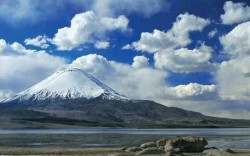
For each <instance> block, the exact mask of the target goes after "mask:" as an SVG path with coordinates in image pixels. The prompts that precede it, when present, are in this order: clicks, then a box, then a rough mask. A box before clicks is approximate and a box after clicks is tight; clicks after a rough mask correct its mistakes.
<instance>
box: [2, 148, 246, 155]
mask: <svg viewBox="0 0 250 156" xmlns="http://www.w3.org/2000/svg"><path fill="white" fill-rule="evenodd" d="M231 150H233V151H234V152H235V153H234V155H241V156H247V155H248V156H249V155H250V149H231ZM123 153H124V152H122V151H120V148H104V147H102V148H49V147H41V148H30V147H22V148H20V147H19V148H18V147H1V146H0V155H82V154H84V156H104V155H107V156H108V155H115V154H123ZM127 154H128V155H131V156H132V155H134V154H133V153H127ZM183 154H184V155H186V156H193V155H197V156H199V155H202V154H201V153H183ZM157 156H165V154H157Z"/></svg>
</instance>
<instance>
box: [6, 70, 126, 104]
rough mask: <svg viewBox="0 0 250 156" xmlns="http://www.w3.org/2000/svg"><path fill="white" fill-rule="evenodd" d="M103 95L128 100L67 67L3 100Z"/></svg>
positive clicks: (85, 74) (91, 78) (93, 79)
mask: <svg viewBox="0 0 250 156" xmlns="http://www.w3.org/2000/svg"><path fill="white" fill-rule="evenodd" d="M98 96H103V98H107V99H119V100H126V97H125V96H123V95H120V94H118V93H117V92H116V91H114V90H113V89H111V88H110V87H108V86H107V85H105V84H103V83H102V82H100V81H99V80H97V79H96V78H94V77H93V76H91V75H89V74H88V73H86V72H85V71H83V70H80V69H77V68H67V69H65V70H61V71H58V72H56V73H55V74H53V75H51V76H50V77H48V78H47V79H45V80H43V81H42V82H40V83H38V84H37V85H35V86H33V87H31V88H29V89H27V90H25V91H23V92H21V93H19V94H17V95H16V96H15V97H13V98H10V99H7V100H5V101H3V102H4V103H7V102H11V101H15V100H18V101H19V102H21V101H25V100H46V99H55V98H62V99H76V98H86V99H90V98H96V97H98Z"/></svg>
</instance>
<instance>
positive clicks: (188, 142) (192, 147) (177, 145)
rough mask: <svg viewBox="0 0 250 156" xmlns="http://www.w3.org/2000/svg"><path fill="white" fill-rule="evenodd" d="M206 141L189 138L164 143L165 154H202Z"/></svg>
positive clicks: (195, 137)
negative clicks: (171, 152)
mask: <svg viewBox="0 0 250 156" xmlns="http://www.w3.org/2000/svg"><path fill="white" fill-rule="evenodd" d="M207 144H208V143H207V141H206V140H205V139H204V138H203V137H198V136H189V137H183V138H175V139H171V140H169V141H167V142H166V145H165V151H166V152H170V151H173V152H177V151H175V150H176V149H178V152H202V151H203V150H204V149H205V146H206V145H207Z"/></svg>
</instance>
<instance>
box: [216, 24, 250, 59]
mask: <svg viewBox="0 0 250 156" xmlns="http://www.w3.org/2000/svg"><path fill="white" fill-rule="evenodd" d="M220 42H221V44H222V45H223V48H224V52H225V53H228V54H230V55H232V56H237V55H243V54H245V55H249V54H250V22H245V23H242V24H239V25H237V26H236V27H235V28H234V29H233V30H232V31H230V32H229V33H228V34H226V35H224V36H222V37H220Z"/></svg>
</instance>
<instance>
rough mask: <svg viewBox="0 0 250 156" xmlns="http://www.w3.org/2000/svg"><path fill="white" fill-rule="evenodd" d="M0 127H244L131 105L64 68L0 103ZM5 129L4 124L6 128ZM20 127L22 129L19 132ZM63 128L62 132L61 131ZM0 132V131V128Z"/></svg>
mask: <svg viewBox="0 0 250 156" xmlns="http://www.w3.org/2000/svg"><path fill="white" fill-rule="evenodd" d="M0 122H1V123H5V124H4V125H6V126H5V127H4V128H6V127H7V128H8V125H12V127H11V128H13V125H16V124H18V125H19V126H18V127H23V126H24V125H25V126H24V127H26V128H27V127H29V128H30V127H37V126H38V127H40V128H41V125H43V127H47V126H48V125H50V128H51V124H52V125H58V124H60V125H77V126H91V127H92V126H105V127H113V126H119V127H244V126H246V124H247V125H250V122H249V121H245V120H230V119H221V118H214V117H207V116H204V115H202V114H201V113H197V112H192V111H187V110H184V109H180V108H175V107H166V106H163V105H161V104H158V103H155V102H153V101H148V100H131V99H128V98H126V97H125V96H123V95H121V94H119V93H117V92H116V91H114V90H113V89H111V88H110V87H108V86H107V85H105V84H103V83H102V82H100V81H99V80H97V79H96V78H94V77H93V76H91V75H89V74H88V73H86V72H84V71H82V70H80V69H77V68H67V69H65V70H62V71H59V72H56V73H55V74H53V75H52V76H50V77H48V78H47V79H45V80H43V81H42V82H40V83H38V84H37V85H35V86H33V87H31V88H29V89H27V90H25V91H23V92H21V93H19V94H17V95H16V96H14V97H13V98H10V99H7V100H5V101H3V102H1V103H0ZM9 123H10V124H9ZM20 125H22V126H20ZM62 127H63V126H62ZM0 128H1V126H0Z"/></svg>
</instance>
